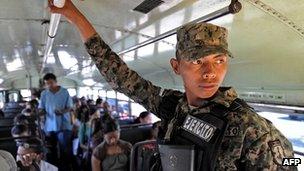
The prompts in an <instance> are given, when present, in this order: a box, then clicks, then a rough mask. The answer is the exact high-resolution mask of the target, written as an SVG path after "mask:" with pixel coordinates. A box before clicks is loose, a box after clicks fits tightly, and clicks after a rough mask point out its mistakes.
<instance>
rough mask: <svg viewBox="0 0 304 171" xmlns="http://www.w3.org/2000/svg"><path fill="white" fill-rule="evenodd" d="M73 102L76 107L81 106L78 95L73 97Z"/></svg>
mask: <svg viewBox="0 0 304 171" xmlns="http://www.w3.org/2000/svg"><path fill="white" fill-rule="evenodd" d="M73 102H74V105H75V107H76V108H79V107H80V106H81V100H80V99H78V98H77V97H76V98H74V99H73Z"/></svg>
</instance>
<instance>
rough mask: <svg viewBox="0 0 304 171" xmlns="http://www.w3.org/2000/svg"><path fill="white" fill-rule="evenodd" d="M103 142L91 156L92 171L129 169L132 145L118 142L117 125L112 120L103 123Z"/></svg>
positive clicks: (121, 170) (118, 132)
mask: <svg viewBox="0 0 304 171" xmlns="http://www.w3.org/2000/svg"><path fill="white" fill-rule="evenodd" d="M103 129H104V141H103V142H102V143H101V144H100V145H98V146H97V147H96V148H95V149H94V152H93V156H92V170H93V171H100V170H106V171H114V170H115V171H126V170H128V169H129V154H130V152H131V148H132V145H131V144H130V143H128V142H125V141H122V140H120V129H119V125H118V124H117V123H116V122H115V121H114V120H112V119H111V120H109V121H107V122H105V123H104V126H103Z"/></svg>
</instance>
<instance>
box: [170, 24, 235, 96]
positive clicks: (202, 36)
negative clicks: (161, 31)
mask: <svg viewBox="0 0 304 171" xmlns="http://www.w3.org/2000/svg"><path fill="white" fill-rule="evenodd" d="M228 56H231V54H230V52H229V51H228V43H227V30H226V29H225V28H223V27H219V26H215V25H212V24H207V23H198V24H188V25H185V26H183V27H181V28H180V29H179V30H178V31H177V45H176V59H174V58H172V59H171V60H170V63H171V66H172V68H173V70H174V72H175V73H176V74H177V75H180V76H181V77H182V79H183V82H184V87H185V90H186V94H187V97H190V98H192V99H206V98H210V97H212V96H213V95H214V94H215V93H216V92H217V90H218V88H219V87H220V85H221V84H222V82H223V80H224V78H225V75H226V72H227V68H228Z"/></svg>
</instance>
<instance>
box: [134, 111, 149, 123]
mask: <svg viewBox="0 0 304 171" xmlns="http://www.w3.org/2000/svg"><path fill="white" fill-rule="evenodd" d="M149 115H150V112H148V111H144V112H141V113H140V114H139V116H138V117H137V118H136V119H135V121H134V123H140V118H141V119H144V118H145V117H147V116H149Z"/></svg>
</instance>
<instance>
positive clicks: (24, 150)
mask: <svg viewBox="0 0 304 171" xmlns="http://www.w3.org/2000/svg"><path fill="white" fill-rule="evenodd" d="M17 146H18V151H17V154H18V156H19V157H20V159H21V161H22V164H23V165H24V166H29V165H31V164H32V162H34V161H35V162H39V161H40V160H41V159H42V158H43V157H44V156H43V154H44V147H43V143H42V141H41V140H40V139H37V138H31V139H24V140H20V141H18V142H17Z"/></svg>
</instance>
